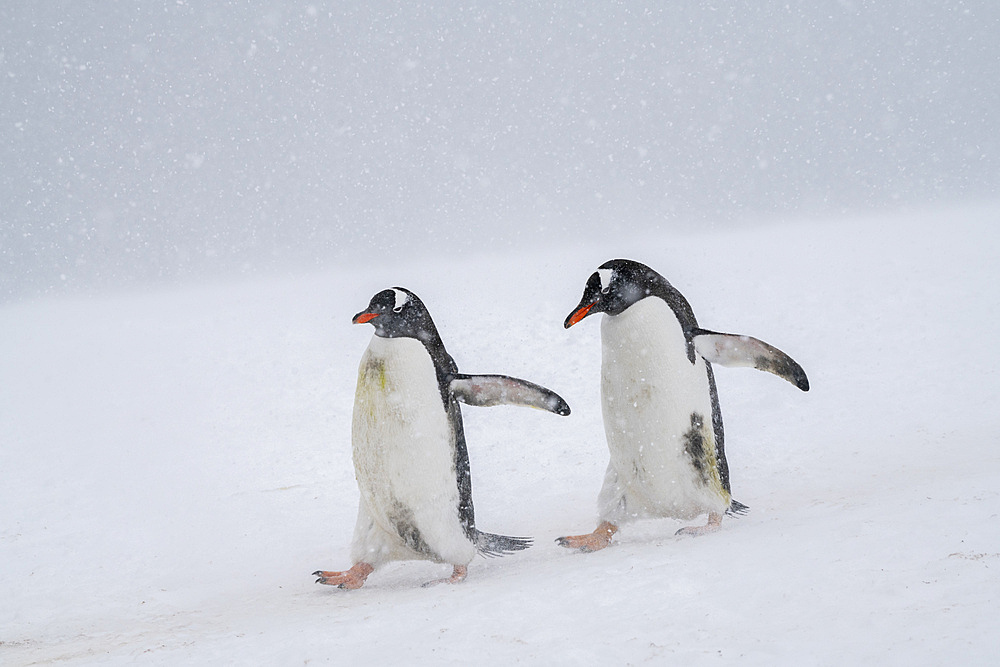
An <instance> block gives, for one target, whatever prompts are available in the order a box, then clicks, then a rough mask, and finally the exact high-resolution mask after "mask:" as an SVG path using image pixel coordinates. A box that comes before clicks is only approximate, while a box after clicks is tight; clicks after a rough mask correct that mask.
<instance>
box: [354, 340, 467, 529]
mask: <svg viewBox="0 0 1000 667" xmlns="http://www.w3.org/2000/svg"><path fill="white" fill-rule="evenodd" d="M454 438H455V436H454V429H453V428H452V425H451V424H450V423H449V421H448V418H447V415H446V413H445V410H444V405H443V403H442V401H441V393H440V390H439V387H438V381H437V375H436V373H435V370H434V364H433V362H432V361H431V358H430V355H428V353H427V351H426V349H425V348H424V346H423V345H422V344H421V343H420V342H419V341H417V340H414V339H412V338H380V337H378V336H373V337H372V341H371V343H370V344H369V346H368V349H367V351H366V352H365V354H364V356H363V357H362V359H361V364H360V367H359V369H358V386H357V391H356V394H355V401H354V420H353V429H352V447H353V455H354V468H355V474H356V476H357V480H358V487H359V489H360V491H361V494H362V496H364V498H365V500H366V501H367V504H368V506H369V508H370V510H371V512H372V514H373V518H374V519H375V520H376V521H377V522H378V523H379V524H380V525H382V527H383V528H384V529H385V530H387V531H389V532H395V533H400V532H405V531H406V530H409V529H410V528H412V526H409V525H408V524H409V523H412V522H413V521H414V519H413V517H414V516H415V515H420V514H422V513H423V512H425V511H430V510H431V508H436V509H437V510H438V511H439V512H443V513H444V514H452V513H454V514H455V515H456V517H457V507H458V484H457V481H456V473H455V440H454ZM449 508H450V509H449Z"/></svg>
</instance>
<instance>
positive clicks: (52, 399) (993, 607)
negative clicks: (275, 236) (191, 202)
mask: <svg viewBox="0 0 1000 667" xmlns="http://www.w3.org/2000/svg"><path fill="white" fill-rule="evenodd" d="M998 222H1000V207H997V206H992V207H978V208H976V207H968V208H963V209H955V210H947V211H938V212H931V213H928V212H924V213H919V214H912V215H904V214H899V215H896V216H893V217H871V218H867V219H858V220H836V221H829V222H826V223H822V224H821V223H802V224H798V225H774V226H761V227H754V228H751V229H746V230H740V231H732V230H716V231H706V232H703V233H699V234H689V235H684V236H676V235H671V234H668V233H666V232H664V233H661V234H660V235H658V236H657V237H655V238H649V237H648V236H647V237H645V238H622V239H619V240H616V241H614V242H612V243H598V242H596V241H586V240H584V241H580V242H578V243H577V244H576V245H570V246H559V247H550V248H537V249H535V250H532V251H531V252H521V253H516V254H514V253H511V254H502V253H495V254H490V253H485V254H483V255H481V256H476V257H469V258H465V259H455V258H453V257H451V258H449V257H445V256H440V257H434V256H430V257H424V258H422V259H421V260H420V261H409V262H407V261H405V260H401V258H399V257H383V258H378V259H376V260H374V261H373V262H372V263H370V264H368V265H363V264H358V265H356V266H351V267H347V266H345V267H341V268H338V269H330V270H327V271H325V272H322V273H318V274H313V275H308V276H294V277H284V278H274V279H260V280H258V281H256V282H243V283H233V284H216V285H211V286H194V287H188V288H183V289H182V288H176V289H173V290H163V291H159V292H145V293H134V294H119V295H115V296H100V297H92V298H89V299H83V298H75V299H73V300H48V301H35V302H25V303H20V304H11V305H6V306H4V307H3V308H2V309H0V379H2V381H0V438H2V440H3V442H2V445H0V600H2V601H3V602H2V604H0V663H2V664H4V665H26V664H37V663H55V664H67V665H69V664H80V665H82V664H95V663H96V664H101V663H110V664H220V663H226V664H299V663H306V662H310V663H333V664H373V663H375V662H376V661H379V662H382V663H388V664H393V663H403V662H406V663H429V664H451V663H453V664H469V662H470V661H471V660H473V659H479V660H481V659H483V657H484V656H487V657H488V658H489V659H490V661H491V662H494V663H496V664H506V663H511V662H518V661H520V662H522V663H526V664H570V663H574V662H575V663H579V664H595V663H598V662H599V661H600V662H605V663H607V664H663V663H664V662H667V661H671V662H674V663H677V664H695V665H700V664H727V663H735V662H737V661H739V662H740V663H741V664H796V665H801V664H851V663H858V662H861V663H873V662H876V661H879V662H886V663H888V664H940V663H941V662H944V661H948V662H952V663H955V664H985V663H987V662H989V661H990V660H991V658H992V657H993V655H994V654H995V630H996V620H995V619H996V616H997V613H998V612H1000V601H998V598H1000V580H998V578H997V569H998V567H1000V519H998V514H997V506H998V492H997V485H998V482H1000V450H998V448H997V446H996V434H997V432H998V430H1000V429H998V427H1000V417H998V416H997V414H998V410H997V409H996V396H997V393H998V389H1000V379H998V376H997V368H998V366H1000V346H998V345H997V344H996V341H997V340H998V338H1000V317H998V316H997V312H998V307H1000V280H998V270H997V268H996V265H995V255H996V249H997V247H998V239H1000V232H998V231H997V229H998V227H997V223H998ZM613 256H628V257H633V258H635V259H639V260H641V261H644V262H646V263H648V264H650V265H652V266H653V267H654V268H656V269H658V270H659V271H660V272H661V273H663V274H664V275H665V276H666V277H667V278H668V279H669V280H671V281H672V282H673V283H674V284H675V285H676V286H677V287H678V288H679V289H680V290H681V291H682V292H683V293H684V294H685V295H686V296H687V297H688V299H689V300H690V301H691V303H692V305H693V307H694V309H695V313H696V314H697V315H698V317H699V320H700V322H701V324H702V325H703V326H705V327H708V328H713V329H719V330H725V331H733V332H738V333H747V334H751V335H754V336H757V337H759V338H762V339H763V340H766V341H768V342H770V343H772V344H774V345H777V346H779V347H780V348H782V349H783V350H785V351H787V352H788V353H789V354H791V355H792V356H793V357H795V358H796V359H797V360H798V361H799V362H800V363H801V364H802V365H803V366H804V367H805V369H806V371H807V372H808V374H809V377H810V381H811V383H812V387H813V389H812V390H811V391H810V392H809V393H807V394H802V393H801V392H799V391H798V390H796V389H795V388H794V387H792V386H791V385H789V384H787V383H784V382H781V381H780V380H779V379H777V378H774V377H773V376H769V375H765V374H762V373H755V372H753V371H750V370H743V369H719V370H718V371H717V378H718V382H719V386H720V393H721V400H722V407H723V414H724V416H725V418H726V427H727V436H728V437H727V445H728V447H727V451H728V453H729V459H730V467H731V470H732V479H733V489H734V496H735V497H736V498H737V499H738V500H740V501H742V502H744V503H746V504H748V505H749V506H750V507H751V512H750V514H749V515H748V516H746V517H744V518H740V519H727V520H726V521H725V522H724V524H723V530H722V531H720V532H719V533H716V534H713V535H709V536H705V537H701V538H676V537H674V535H673V533H674V531H675V530H676V528H677V527H678V525H679V524H677V523H675V522H671V521H650V522H644V523H641V524H638V525H634V526H628V527H626V528H625V529H624V530H623V531H622V533H621V534H620V536H619V538H616V545H615V546H614V547H613V548H611V549H607V550H605V551H603V552H599V553H596V554H590V555H582V554H576V553H570V552H568V551H566V550H564V549H561V548H559V547H557V546H556V545H555V544H554V542H553V540H554V538H555V537H557V536H559V535H563V534H567V533H571V532H582V531H586V530H590V529H592V528H593V525H594V520H595V501H596V495H597V491H598V488H599V486H600V481H601V476H602V473H603V469H604V466H605V464H606V460H607V459H606V450H605V445H604V441H603V433H602V427H601V423H600V414H599V407H598V403H597V398H598V368H599V354H600V348H599V338H598V329H599V327H598V326H597V323H596V322H590V321H588V322H585V323H583V325H581V326H578V327H574V328H573V329H572V330H570V331H564V330H563V329H562V327H561V323H562V320H563V318H564V317H565V315H566V314H567V313H568V312H569V310H570V309H571V308H572V307H573V306H574V305H575V304H576V303H577V301H578V299H579V296H580V293H581V291H582V288H583V283H584V281H585V279H586V277H587V276H588V275H589V274H590V272H591V271H593V269H594V268H595V267H596V266H597V265H598V264H599V263H600V262H602V261H604V260H605V259H609V258H611V257H613ZM396 284H401V285H404V286H406V287H409V288H411V289H413V290H414V291H415V292H417V293H418V294H419V295H420V296H421V297H422V299H423V300H424V302H425V303H426V304H427V305H428V308H429V309H430V311H431V313H432V315H433V316H434V318H435V320H436V322H437V325H438V328H439V330H440V331H441V334H442V337H443V339H444V341H445V344H446V345H447V346H448V349H449V351H450V352H451V353H452V355H453V356H454V357H455V358H456V360H457V361H458V363H459V366H460V367H461V368H462V369H463V370H465V371H467V372H503V373H509V374H513V375H518V376H520V377H525V378H527V379H530V380H533V381H535V382H538V383H541V384H544V385H546V386H549V387H551V388H552V389H554V390H556V391H557V392H559V393H560V394H562V395H563V396H564V397H565V398H566V399H567V400H568V401H569V403H570V405H571V406H572V407H573V409H574V412H573V414H572V415H571V416H570V417H568V418H565V419H564V418H560V417H556V416H554V415H551V414H547V413H542V412H540V411H534V410H523V409H518V408H513V407H498V408H490V409H485V408H483V409H477V408H466V409H465V411H464V412H465V416H466V427H467V432H468V439H469V448H470V456H471V461H472V473H473V482H474V490H475V500H476V509H477V513H478V523H479V524H480V526H481V527H482V528H483V529H485V530H490V531H495V532H502V533H506V534H514V535H522V534H529V535H533V536H534V537H535V538H536V545H535V547H534V548H532V549H530V550H528V551H526V552H524V553H522V554H517V555H514V556H510V557H506V558H502V559H489V560H487V559H477V560H475V561H473V563H472V565H471V567H470V575H469V579H468V581H467V582H466V583H464V584H462V585H458V586H438V587H435V588H430V589H422V588H420V587H419V584H420V583H421V582H423V581H425V580H427V579H429V578H432V577H435V576H441V575H443V574H445V573H446V572H445V571H446V570H447V568H446V567H445V566H439V565H434V564H428V563H401V564H396V565H393V566H391V567H389V568H387V569H385V570H381V571H379V572H376V573H375V574H374V575H372V577H371V578H370V579H369V581H368V584H367V585H366V586H365V588H363V589H361V590H360V591H354V592H345V591H340V590H336V589H330V588H326V587H321V586H317V585H315V584H314V583H313V578H312V577H310V576H309V573H310V572H312V571H313V570H316V569H318V568H325V569H340V568H343V567H346V566H348V565H349V564H350V563H349V562H348V560H347V552H348V544H349V541H350V536H351V530H352V528H353V522H354V515H355V511H356V502H357V489H356V487H355V483H354V478H353V471H352V468H351V463H350V442H349V434H350V413H351V404H352V400H353V389H354V381H355V373H356V368H357V362H358V359H359V358H360V355H361V352H362V351H363V349H364V347H365V345H366V344H367V340H368V338H369V337H370V335H371V329H370V327H354V326H352V325H351V324H350V318H351V316H352V315H353V314H354V313H356V312H357V311H359V310H361V309H362V308H363V307H364V306H365V305H366V304H367V302H368V299H369V297H370V296H371V295H372V294H373V293H374V292H375V291H377V290H379V289H382V288H384V287H387V286H391V285H396Z"/></svg>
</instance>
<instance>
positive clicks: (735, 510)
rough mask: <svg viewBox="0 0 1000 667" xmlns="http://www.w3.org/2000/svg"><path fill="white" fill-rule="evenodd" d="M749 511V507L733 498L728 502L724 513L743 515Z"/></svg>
mask: <svg viewBox="0 0 1000 667" xmlns="http://www.w3.org/2000/svg"><path fill="white" fill-rule="evenodd" d="M749 511H750V508H749V507H747V506H746V505H744V504H743V503H741V502H740V501H738V500H734V501H732V502H731V503H729V509H727V510H726V514H728V515H729V516H743V515H744V514H746V513H747V512H749Z"/></svg>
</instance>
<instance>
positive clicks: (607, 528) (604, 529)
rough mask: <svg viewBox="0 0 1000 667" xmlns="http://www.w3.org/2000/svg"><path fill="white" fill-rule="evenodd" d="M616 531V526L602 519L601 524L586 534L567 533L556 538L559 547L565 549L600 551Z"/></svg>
mask: <svg viewBox="0 0 1000 667" xmlns="http://www.w3.org/2000/svg"><path fill="white" fill-rule="evenodd" d="M617 532H618V526H616V525H614V524H613V523H610V522H608V521H602V522H601V525H599V526H598V527H597V528H595V529H594V532H592V533H587V534H586V535H568V536H566V537H560V538H557V539H556V542H557V543H558V544H559V546H561V547H566V548H567V549H579V550H580V551H582V552H583V553H590V552H592V551H600V550H601V549H603V548H604V547H606V546H608V545H609V544H611V538H612V537H614V535H615V533H617Z"/></svg>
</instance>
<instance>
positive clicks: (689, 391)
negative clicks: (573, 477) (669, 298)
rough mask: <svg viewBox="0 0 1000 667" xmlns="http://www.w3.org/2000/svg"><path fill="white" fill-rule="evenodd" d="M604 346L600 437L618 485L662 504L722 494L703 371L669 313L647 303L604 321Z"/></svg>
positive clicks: (655, 302)
mask: <svg viewBox="0 0 1000 667" xmlns="http://www.w3.org/2000/svg"><path fill="white" fill-rule="evenodd" d="M601 340H602V363H601V399H602V408H603V416H604V428H605V435H606V437H607V441H608V448H609V450H610V453H611V464H612V466H614V467H615V469H616V470H617V472H618V475H619V479H620V480H621V481H622V483H624V484H626V485H629V486H636V487H637V488H641V487H645V488H646V489H648V491H649V493H648V494H647V495H649V496H650V497H651V498H659V499H663V501H664V502H667V503H683V502H687V500H686V498H687V496H690V494H691V493H692V492H695V491H696V490H698V489H701V488H704V487H706V486H708V487H711V490H712V492H713V493H714V492H718V491H720V490H721V485H720V484H719V483H718V477H717V474H713V471H715V470H716V469H717V462H716V461H715V443H714V435H713V430H712V397H711V392H710V389H709V380H708V371H707V368H706V366H705V361H704V360H703V359H702V358H701V357H700V356H698V355H696V358H695V362H694V363H691V361H690V359H689V358H688V356H687V347H686V342H685V338H684V333H683V330H682V329H681V326H680V323H679V322H678V321H677V318H676V317H675V316H674V314H673V311H671V310H670V307H669V306H668V305H667V304H666V303H664V302H663V300H661V299H658V298H652V297H650V298H646V299H643V300H642V301H639V302H638V303H636V304H634V305H633V306H631V307H630V308H628V309H627V310H626V311H625V312H623V313H621V314H620V315H616V316H613V317H612V316H605V317H604V319H603V321H602V325H601ZM713 477H714V478H715V479H713ZM717 486H718V487H719V489H715V488H714V487H717ZM674 496H678V497H676V498H674Z"/></svg>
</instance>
